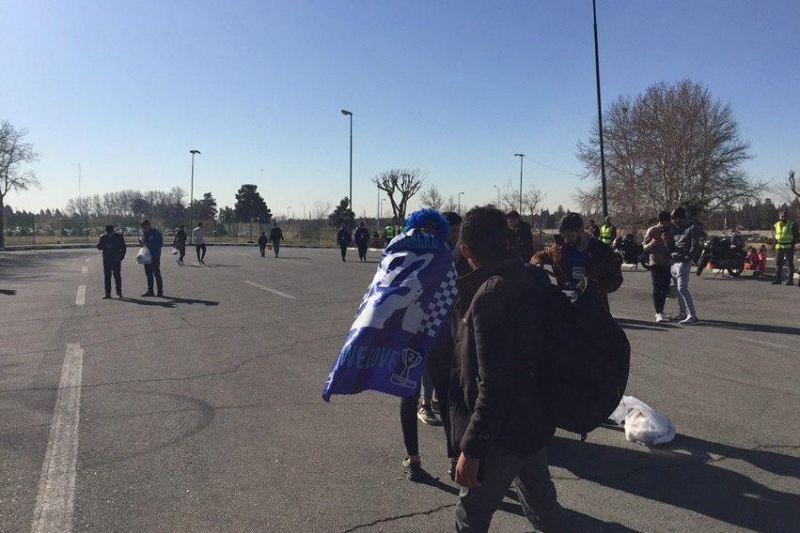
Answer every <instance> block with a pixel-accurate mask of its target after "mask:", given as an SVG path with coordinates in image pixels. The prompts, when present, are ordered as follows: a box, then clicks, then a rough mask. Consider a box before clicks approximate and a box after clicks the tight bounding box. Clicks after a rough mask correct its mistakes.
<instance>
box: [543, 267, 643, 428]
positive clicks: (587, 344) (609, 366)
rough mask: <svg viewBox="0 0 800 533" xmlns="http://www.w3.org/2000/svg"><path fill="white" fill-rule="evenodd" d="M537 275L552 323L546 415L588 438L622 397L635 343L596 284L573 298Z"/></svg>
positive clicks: (545, 366) (547, 357)
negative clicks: (608, 305) (600, 293)
mask: <svg viewBox="0 0 800 533" xmlns="http://www.w3.org/2000/svg"><path fill="white" fill-rule="evenodd" d="M537 278H538V279H539V283H537V287H538V288H539V294H538V295H537V296H538V297H539V298H540V299H541V300H542V301H543V302H544V304H545V306H546V307H547V310H548V312H547V315H548V322H549V324H548V326H549V327H548V332H547V347H546V350H545V357H544V361H543V363H542V368H541V370H540V372H539V376H540V382H541V385H542V388H543V392H544V394H543V397H544V400H545V408H546V412H547V416H548V418H549V419H550V421H551V422H552V423H553V424H554V425H555V426H556V427H559V428H561V429H564V430H566V431H570V432H572V433H578V434H580V435H581V440H585V439H586V434H587V433H589V432H590V431H592V430H593V429H596V428H597V427H599V426H600V425H601V424H603V423H604V422H605V421H606V420H607V419H608V417H609V416H610V415H611V413H612V412H614V410H615V409H616V408H617V406H618V405H619V402H620V400H622V395H623V394H624V392H625V386H626V385H627V383H628V370H629V368H630V354H631V346H630V343H629V342H628V338H627V337H626V336H625V332H624V331H623V330H622V328H621V327H620V326H619V325H618V324H617V323H616V321H615V320H614V318H613V317H612V316H611V313H609V312H608V311H607V310H606V309H605V307H603V305H602V304H601V303H600V298H599V295H598V293H597V291H596V290H594V289H593V287H592V286H591V282H589V286H587V288H586V290H584V291H583V292H582V293H581V294H580V296H579V297H578V299H577V300H576V301H575V302H572V301H570V300H569V299H568V298H567V297H566V296H565V295H564V293H562V292H561V290H560V289H559V288H558V287H557V286H556V285H552V284H551V283H550V282H549V279H544V281H543V282H542V281H541V280H542V277H541V276H537ZM545 278H546V276H545Z"/></svg>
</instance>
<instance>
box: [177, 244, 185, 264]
mask: <svg viewBox="0 0 800 533" xmlns="http://www.w3.org/2000/svg"><path fill="white" fill-rule="evenodd" d="M175 249H176V250H178V254H179V255H178V261H181V262H183V258H184V257H186V245H185V244H176V245H175Z"/></svg>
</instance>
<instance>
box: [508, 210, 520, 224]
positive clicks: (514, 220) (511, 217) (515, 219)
mask: <svg viewBox="0 0 800 533" xmlns="http://www.w3.org/2000/svg"><path fill="white" fill-rule="evenodd" d="M506 220H507V221H508V227H509V228H511V229H517V226H519V221H520V216H519V213H517V212H516V211H515V210H513V209H512V210H511V211H509V212H508V213H506Z"/></svg>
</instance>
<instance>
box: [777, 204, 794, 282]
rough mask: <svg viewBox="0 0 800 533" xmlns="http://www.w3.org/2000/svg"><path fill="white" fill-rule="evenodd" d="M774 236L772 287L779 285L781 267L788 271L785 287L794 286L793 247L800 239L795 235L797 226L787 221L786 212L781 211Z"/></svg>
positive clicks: (781, 273)
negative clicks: (774, 269) (773, 277)
mask: <svg viewBox="0 0 800 533" xmlns="http://www.w3.org/2000/svg"><path fill="white" fill-rule="evenodd" d="M774 232H775V233H774V236H775V262H776V271H775V280H774V281H773V282H772V284H773V285H779V284H780V282H781V278H782V277H783V265H784V264H786V266H787V268H788V269H789V279H788V280H786V284H787V285H794V245H795V243H797V241H798V240H800V238H798V235H797V224H795V223H794V222H793V221H790V220H789V217H788V216H787V214H786V211H781V212H780V215H779V216H778V221H777V222H776V223H775V227H774Z"/></svg>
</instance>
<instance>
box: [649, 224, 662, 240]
mask: <svg viewBox="0 0 800 533" xmlns="http://www.w3.org/2000/svg"><path fill="white" fill-rule="evenodd" d="M650 234H651V236H652V237H653V238H654V239H660V238H661V236H662V235H663V234H664V231H663V229H662V227H661V226H656V227H654V228H653V229H652V230H651V233H650Z"/></svg>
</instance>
